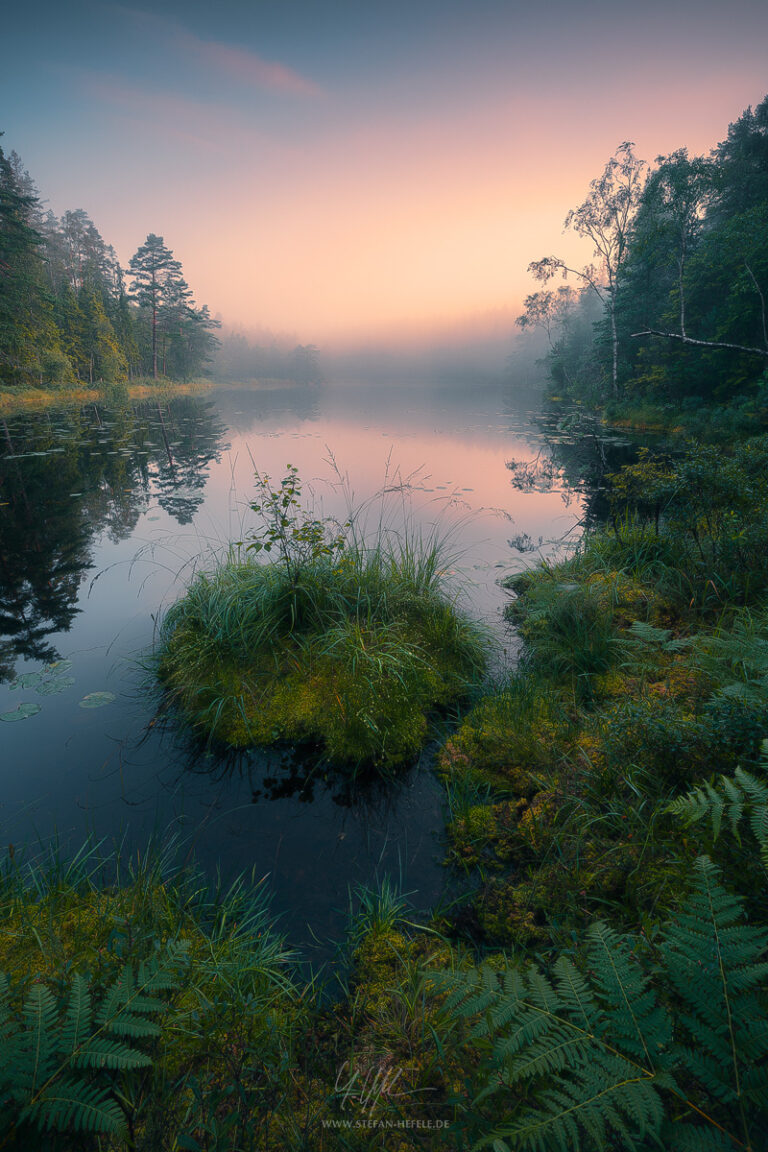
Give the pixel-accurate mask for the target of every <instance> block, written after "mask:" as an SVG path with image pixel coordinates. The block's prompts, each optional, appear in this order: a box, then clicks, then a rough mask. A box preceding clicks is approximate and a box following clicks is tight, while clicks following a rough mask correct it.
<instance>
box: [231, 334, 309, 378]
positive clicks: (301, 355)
mask: <svg viewBox="0 0 768 1152" xmlns="http://www.w3.org/2000/svg"><path fill="white" fill-rule="evenodd" d="M319 355H320V354H319V350H318V348H316V347H315V345H314V344H297V343H296V339H295V337H291V336H277V335H273V334H272V333H270V332H265V333H263V334H262V335H261V336H259V337H257V338H251V337H249V336H246V335H244V334H243V333H242V332H229V333H227V334H226V335H225V336H224V338H223V339H222V341H221V343H220V346H219V349H218V351H217V352H216V358H215V360H214V371H215V373H216V376H217V378H218V379H220V380H236V381H238V382H240V383H247V382H249V381H252V380H292V381H293V382H294V383H296V384H319V383H320V382H321V380H322V379H323V374H322V370H321V368H320V359H319Z"/></svg>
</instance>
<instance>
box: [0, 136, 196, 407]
mask: <svg viewBox="0 0 768 1152" xmlns="http://www.w3.org/2000/svg"><path fill="white" fill-rule="evenodd" d="M0 267H1V268H2V271H3V275H2V280H1V281H0V382H2V383H3V384H6V385H9V386H11V387H13V388H29V387H30V386H33V385H34V386H39V387H41V388H57V387H62V386H66V385H71V384H73V383H74V382H75V381H76V380H80V381H83V382H85V383H87V384H88V385H89V386H96V385H99V386H104V385H106V386H109V385H115V384H116V383H120V382H123V381H125V379H126V377H127V376H135V375H140V374H142V372H146V373H147V374H151V375H152V376H153V377H155V378H157V376H158V375H159V374H160V373H161V374H162V375H163V376H165V377H167V378H169V379H177V380H178V379H184V380H188V379H191V378H192V377H193V376H195V375H196V374H198V373H199V372H200V371H201V369H202V368H203V366H204V365H205V364H206V363H207V362H208V361H209V360H210V359H211V355H212V353H213V351H214V349H215V348H216V347H217V346H218V341H217V340H216V339H215V337H214V335H213V330H214V329H215V328H216V327H218V321H216V320H214V319H213V317H211V315H210V313H209V311H208V309H207V307H205V306H203V307H202V308H197V307H195V305H194V303H193V301H192V293H191V291H190V289H189V287H188V286H187V284H186V282H185V281H184V279H183V276H182V272H181V265H180V264H179V262H178V261H176V260H174V259H173V257H172V253H170V252H169V251H168V250H167V249H166V248H165V247H164V245H163V243H162V238H161V237H157V236H154V234H152V235H150V236H148V237H147V241H146V242H145V244H144V245H142V247H141V248H140V249H139V251H138V252H137V253H136V254H135V256H134V257H133V259H132V261H131V265H130V268H131V272H130V274H131V276H132V277H133V278H134V286H135V289H136V298H135V300H134V299H129V297H128V294H127V292H126V287H125V273H124V271H123V269H122V268H121V267H120V264H119V262H118V260H117V257H116V255H115V252H114V249H113V248H112V247H111V246H110V245H108V244H106V243H105V241H104V240H103V239H102V237H101V235H100V234H99V231H98V229H97V228H96V227H95V225H94V224H93V222H92V221H91V220H90V219H89V217H88V215H87V214H86V213H85V212H84V211H83V210H82V209H76V210H75V211H69V212H65V213H64V214H63V215H62V217H61V219H60V220H57V219H56V217H55V216H54V215H53V213H51V212H49V213H48V214H47V215H46V214H44V213H43V212H42V210H41V208H40V196H39V193H38V192H37V189H36V188H35V185H34V183H33V181H32V179H31V178H30V176H29V173H27V172H26V171H25V170H24V168H23V165H22V163H21V160H20V159H19V157H18V156H17V154H16V153H15V152H11V153H10V155H9V156H6V155H5V153H4V152H3V151H2V149H0Z"/></svg>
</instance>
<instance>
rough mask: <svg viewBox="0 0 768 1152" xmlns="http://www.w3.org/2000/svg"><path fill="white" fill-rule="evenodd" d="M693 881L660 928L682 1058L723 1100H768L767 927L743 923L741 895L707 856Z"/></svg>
mask: <svg viewBox="0 0 768 1152" xmlns="http://www.w3.org/2000/svg"><path fill="white" fill-rule="evenodd" d="M695 868H696V886H695V889H694V891H693V893H692V894H691V897H690V899H689V900H688V901H687V902H686V905H685V907H684V908H683V909H682V910H681V912H680V913H679V915H678V916H677V917H676V918H675V919H674V920H672V921H670V923H669V924H667V925H666V927H665V929H664V930H663V931H662V933H661V937H660V953H661V957H662V962H663V965H664V971H665V973H666V977H667V982H668V986H669V988H670V989H672V990H674V992H675V994H676V997H677V999H678V1002H679V1005H680V1008H679V1010H678V1012H677V1013H676V1020H675V1031H676V1040H677V1045H676V1055H677V1060H678V1062H679V1064H681V1065H682V1066H684V1068H685V1069H686V1071H687V1072H689V1073H690V1074H692V1075H693V1077H694V1078H695V1079H696V1081H697V1082H698V1083H699V1084H701V1085H703V1087H704V1088H705V1089H706V1091H707V1093H708V1095H709V1096H710V1097H712V1098H713V1099H715V1100H716V1101H718V1102H720V1103H723V1104H736V1105H738V1106H739V1107H740V1108H741V1106H742V1105H744V1104H748V1105H755V1106H756V1107H758V1108H765V1107H768V1015H767V1014H766V1000H765V992H764V990H765V987H766V984H767V983H768V962H766V960H765V959H763V958H764V957H765V955H766V951H767V950H768V932H766V930H765V929H763V928H755V927H752V926H751V925H749V924H745V923H744V915H743V907H742V903H741V900H740V899H739V898H738V897H737V896H733V895H731V894H730V893H728V892H727V891H726V890H725V888H723V887H722V885H721V884H720V883H719V873H718V870H717V868H716V867H715V865H714V864H713V863H712V861H711V860H709V859H708V858H707V857H706V856H703V857H701V858H700V859H699V860H697V861H696V865H695Z"/></svg>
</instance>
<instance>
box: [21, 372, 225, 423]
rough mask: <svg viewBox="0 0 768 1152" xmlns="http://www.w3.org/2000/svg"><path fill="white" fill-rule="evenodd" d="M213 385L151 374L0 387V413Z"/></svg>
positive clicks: (167, 396) (191, 391) (182, 392)
mask: <svg viewBox="0 0 768 1152" xmlns="http://www.w3.org/2000/svg"><path fill="white" fill-rule="evenodd" d="M213 387H214V382H213V381H212V380H209V379H207V378H202V377H201V378H200V379H197V380H185V381H177V380H166V379H160V380H153V379H152V377H151V376H147V377H141V378H139V379H134V380H132V381H131V382H130V383H128V382H127V381H118V382H117V383H114V384H102V385H98V386H93V387H90V386H88V385H85V384H78V385H75V386H66V387H62V388H0V417H5V418H7V417H11V416H19V415H23V414H24V413H25V412H29V413H33V412H45V411H47V410H48V409H50V408H63V407H74V406H79V405H82V404H100V403H105V402H106V403H109V402H111V401H116V400H155V399H157V400H164V401H166V400H171V399H173V397H174V396H194V395H197V394H198V393H201V392H205V391H207V390H208V389H210V388H213Z"/></svg>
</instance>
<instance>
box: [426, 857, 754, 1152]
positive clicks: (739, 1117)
mask: <svg viewBox="0 0 768 1152" xmlns="http://www.w3.org/2000/svg"><path fill="white" fill-rule="evenodd" d="M767 948H768V933H766V932H765V931H764V930H762V929H757V928H753V927H751V926H749V925H748V924H746V923H745V922H744V916H743V909H742V905H741V902H740V901H739V900H738V898H736V897H733V896H731V895H730V894H729V893H728V892H727V891H726V890H725V889H724V888H723V887H722V885H721V883H720V879H719V875H718V872H717V869H716V868H715V866H714V865H713V864H712V862H711V861H710V860H708V859H707V858H706V857H702V858H701V859H700V860H698V861H697V863H696V866H695V871H694V875H693V889H692V892H691V894H690V896H689V897H688V899H687V901H686V902H685V904H684V905H683V907H682V909H681V910H680V912H679V914H678V915H677V916H675V917H674V918H673V919H672V920H670V921H668V922H667V923H666V924H664V925H663V926H662V928H661V930H660V932H659V935H658V939H657V941H656V942H655V945H654V947H653V948H652V949H651V948H649V946H648V944H647V943H646V942H645V941H643V940H642V939H640V938H637V937H632V936H629V935H622V934H620V933H617V932H616V931H614V930H613V929H611V928H610V927H608V926H607V925H606V924H603V923H597V924H594V925H593V926H592V927H591V928H590V929H589V930H588V932H587V935H586V941H585V948H584V954H583V958H582V959H581V960H580V961H577V962H574V961H573V960H571V959H570V958H569V957H567V956H565V955H561V956H560V957H559V958H558V959H557V960H556V961H555V962H554V964H553V966H552V974H551V976H550V975H548V974H546V973H545V972H543V971H542V970H541V968H540V967H538V966H534V965H529V966H528V967H526V968H519V967H515V966H511V965H507V966H505V967H504V968H503V969H502V970H498V969H497V968H495V967H491V966H485V967H482V968H479V969H472V970H469V971H467V972H458V973H456V972H454V973H451V974H450V975H446V976H445V977H444V981H443V987H447V988H449V989H450V995H449V999H448V1007H449V1008H450V1009H451V1010H452V1011H453V1012H454V1013H455V1014H456V1015H457V1016H458V1017H460V1018H463V1019H467V1020H469V1021H471V1022H473V1023H472V1029H471V1032H470V1040H471V1042H473V1043H475V1044H476V1045H478V1046H479V1047H480V1049H481V1051H483V1052H485V1053H486V1056H485V1065H484V1067H485V1085H484V1087H483V1089H482V1090H481V1092H480V1094H479V1096H478V1097H477V1098H476V1100H475V1107H476V1108H477V1109H478V1112H483V1113H485V1117H484V1122H482V1121H481V1122H480V1123H479V1124H478V1125H477V1129H479V1139H478V1141H477V1144H476V1146H477V1147H487V1146H494V1147H497V1148H500V1147H512V1148H520V1149H530V1150H536V1152H548V1150H549V1149H552V1150H555V1149H556V1150H558V1152H569V1150H570V1149H573V1148H577V1147H585V1148H586V1147H588V1148H591V1149H596V1150H599V1149H606V1150H607V1149H611V1150H613V1152H618V1150H619V1149H622V1150H623V1149H627V1150H631V1149H640V1148H641V1147H642V1148H645V1147H647V1146H648V1145H647V1144H646V1141H648V1140H650V1141H656V1142H658V1143H660V1144H661V1145H662V1146H663V1147H675V1148H678V1147H679V1148H680V1149H682V1148H684V1147H686V1146H688V1147H707V1146H708V1143H709V1145H710V1146H713V1147H719V1146H720V1145H718V1144H717V1135H716V1134H717V1133H722V1132H726V1133H729V1134H730V1138H731V1139H732V1140H734V1141H735V1142H737V1143H738V1142H742V1146H743V1147H745V1148H750V1149H755V1150H756V1149H757V1148H758V1147H760V1146H761V1145H760V1144H759V1143H757V1142H756V1141H757V1139H758V1135H757V1133H758V1131H760V1130H761V1129H762V1124H763V1119H764V1112H763V1108H764V1106H765V1101H766V1092H768V1072H767V1071H766V1065H765V1058H766V1056H768V1011H767V1008H768V1006H767V1005H766V1002H765V995H764V982H765V978H766V974H768V963H766V959H765V957H766V949H767ZM702 1091H703V1093H704V1096H703V1097H702V1095H701V1093H702ZM703 1099H706V1100H707V1101H708V1103H707V1104H706V1105H705V1106H704V1107H702V1100H703ZM489 1122H490V1124H491V1125H492V1130H491V1131H490V1132H489V1131H488V1124H489ZM471 1123H472V1122H471V1121H470V1124H471ZM708 1126H711V1128H709V1129H708ZM711 1133H714V1134H715V1136H714V1140H713V1139H712V1137H711V1135H710V1134H711ZM476 1134H478V1133H477V1131H476ZM696 1139H699V1140H700V1141H701V1143H700V1144H695V1140H696ZM494 1142H496V1143H494Z"/></svg>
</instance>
